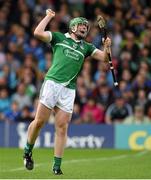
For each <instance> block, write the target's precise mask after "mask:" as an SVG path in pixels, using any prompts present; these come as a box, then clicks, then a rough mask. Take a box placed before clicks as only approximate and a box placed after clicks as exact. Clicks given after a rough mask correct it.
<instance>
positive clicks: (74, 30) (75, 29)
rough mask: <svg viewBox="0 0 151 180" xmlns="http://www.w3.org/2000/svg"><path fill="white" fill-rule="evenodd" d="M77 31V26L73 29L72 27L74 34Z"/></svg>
mask: <svg viewBox="0 0 151 180" xmlns="http://www.w3.org/2000/svg"><path fill="white" fill-rule="evenodd" d="M77 29H78V26H77V25H76V26H73V27H72V29H71V31H72V32H73V33H75V32H76V31H77Z"/></svg>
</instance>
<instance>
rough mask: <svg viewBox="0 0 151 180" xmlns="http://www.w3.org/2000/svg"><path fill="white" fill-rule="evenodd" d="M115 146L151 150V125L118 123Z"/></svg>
mask: <svg viewBox="0 0 151 180" xmlns="http://www.w3.org/2000/svg"><path fill="white" fill-rule="evenodd" d="M115 148H117V149H132V150H144V149H146V150H151V125H116V126H115Z"/></svg>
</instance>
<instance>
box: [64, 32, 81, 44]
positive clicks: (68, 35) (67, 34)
mask: <svg viewBox="0 0 151 180" xmlns="http://www.w3.org/2000/svg"><path fill="white" fill-rule="evenodd" d="M65 36H66V38H71V35H70V34H69V33H65ZM71 39H72V38H71ZM73 40H74V41H75V42H81V41H80V40H75V39H73Z"/></svg>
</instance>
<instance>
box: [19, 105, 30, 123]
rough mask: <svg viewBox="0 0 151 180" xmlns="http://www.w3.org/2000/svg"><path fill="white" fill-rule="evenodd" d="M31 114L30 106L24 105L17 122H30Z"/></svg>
mask: <svg viewBox="0 0 151 180" xmlns="http://www.w3.org/2000/svg"><path fill="white" fill-rule="evenodd" d="M32 120H33V119H32V116H31V112H30V108H29V107H28V106H24V107H23V109H22V111H21V114H20V117H19V118H18V122H30V121H32Z"/></svg>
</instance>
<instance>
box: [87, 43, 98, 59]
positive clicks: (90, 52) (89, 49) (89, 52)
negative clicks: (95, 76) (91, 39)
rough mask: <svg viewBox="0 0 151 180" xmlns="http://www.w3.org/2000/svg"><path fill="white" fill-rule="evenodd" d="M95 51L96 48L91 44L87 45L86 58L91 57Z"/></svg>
mask: <svg viewBox="0 0 151 180" xmlns="http://www.w3.org/2000/svg"><path fill="white" fill-rule="evenodd" d="M96 51H97V48H96V47H95V46H94V45H93V44H90V43H88V44H87V54H86V56H92V55H93V54H94V53H95V52H96Z"/></svg>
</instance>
